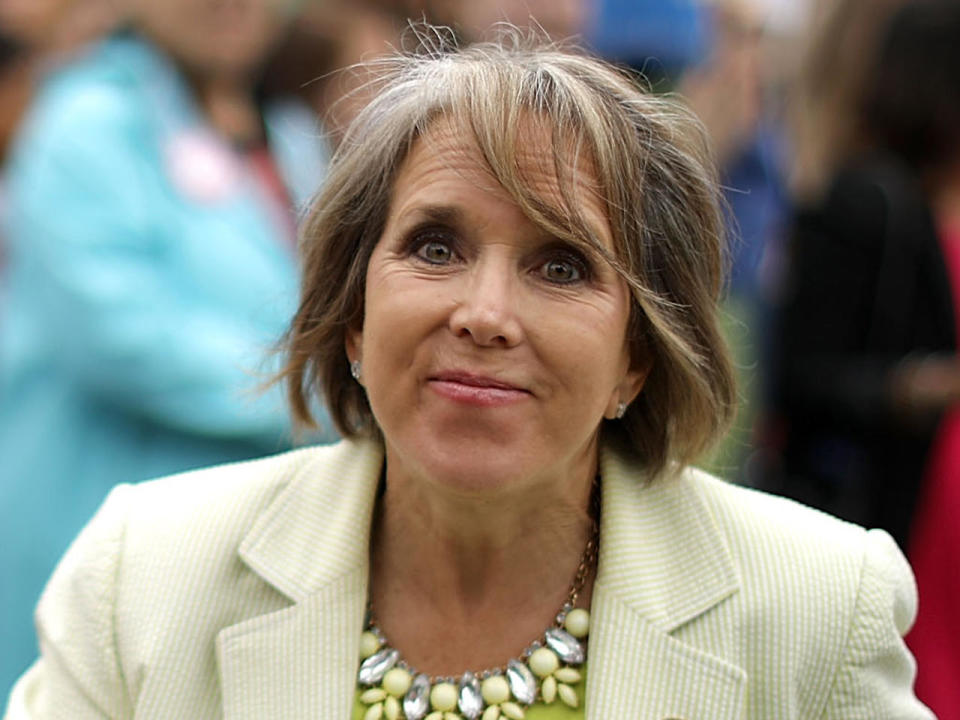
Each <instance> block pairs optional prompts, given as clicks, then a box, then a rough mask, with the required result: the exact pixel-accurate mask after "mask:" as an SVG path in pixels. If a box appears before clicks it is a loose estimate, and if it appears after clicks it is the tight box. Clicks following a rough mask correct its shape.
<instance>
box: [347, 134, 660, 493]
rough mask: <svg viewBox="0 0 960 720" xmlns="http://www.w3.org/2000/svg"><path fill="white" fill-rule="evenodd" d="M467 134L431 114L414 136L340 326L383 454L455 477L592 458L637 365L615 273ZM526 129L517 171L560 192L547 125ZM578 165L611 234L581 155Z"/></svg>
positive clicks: (565, 469) (563, 465)
mask: <svg viewBox="0 0 960 720" xmlns="http://www.w3.org/2000/svg"><path fill="white" fill-rule="evenodd" d="M468 138H469V134H468V133H466V132H464V131H462V130H460V129H459V128H457V127H456V126H454V125H453V124H452V123H451V122H448V121H445V120H441V121H438V122H437V123H435V124H434V126H433V127H432V128H431V130H430V131H429V132H428V133H427V134H426V135H425V136H424V137H422V138H421V139H419V140H418V141H417V142H416V143H415V145H414V147H413V149H412V150H411V152H410V154H409V155H408V157H407V158H406V160H405V162H404V164H403V165H402V166H401V168H400V171H399V173H398V176H397V179H396V182H395V185H394V187H393V192H392V196H391V202H390V210H389V214H388V217H387V222H386V227H385V229H384V232H383V235H382V236H381V238H380V240H379V242H378V244H377V245H376V247H375V248H374V251H373V254H372V257H371V258H370V263H369V265H368V267H367V276H366V297H365V316H364V321H363V327H362V328H361V329H357V330H355V331H353V332H351V333H350V334H349V335H348V340H347V352H348V355H349V357H350V358H351V359H353V360H360V361H361V362H362V383H363V385H364V386H365V387H366V390H367V394H368V397H369V400H370V405H371V407H372V409H373V413H374V416H375V417H376V420H377V422H378V424H379V426H380V427H381V429H382V430H383V433H384V437H385V439H386V445H387V458H388V467H390V468H391V471H392V472H402V473H405V474H408V475H409V474H413V475H417V476H421V477H426V478H430V479H432V480H435V481H440V482H443V483H446V484H452V485H455V486H457V487H459V488H461V489H463V490H465V491H482V490H486V489H493V488H495V487H497V486H500V485H504V484H506V483H513V486H514V487H516V484H517V483H523V482H537V480H538V479H539V480H540V481H542V482H547V483H549V482H553V481H556V480H557V479H558V477H568V478H571V479H572V478H573V477H574V476H583V474H584V473H593V472H594V471H595V469H594V468H595V458H596V440H597V435H598V428H599V425H600V421H601V418H603V417H604V416H606V417H613V416H614V414H615V412H616V408H617V404H618V402H620V401H621V400H622V401H625V402H629V401H631V400H632V399H633V398H634V397H635V395H636V394H637V393H638V392H639V390H640V388H641V387H642V384H643V380H644V377H645V374H646V372H645V370H640V369H637V368H634V367H631V362H630V357H629V353H628V349H627V343H626V338H625V336H626V328H627V321H628V317H629V314H630V296H629V292H628V289H627V286H626V283H625V282H624V281H623V280H622V279H621V278H620V276H619V275H617V273H616V272H615V271H613V270H612V269H611V268H610V267H609V266H607V265H605V264H603V263H601V262H598V261H594V260H591V259H589V258H587V257H585V255H584V254H583V253H582V252H581V251H579V250H578V249H576V248H574V247H572V246H571V245H569V244H568V243H565V242H563V241H559V240H558V239H557V238H554V237H550V236H548V235H547V234H546V233H545V232H544V231H543V230H542V229H540V228H539V227H538V226H536V225H534V224H533V223H532V222H531V221H530V220H528V219H527V218H526V216H525V215H524V214H523V212H522V211H521V210H520V208H519V207H518V206H517V205H516V204H515V203H514V201H513V199H512V198H511V197H510V195H509V194H507V192H506V191H504V189H503V188H502V187H500V186H499V185H498V184H497V182H496V180H495V179H494V178H493V176H492V175H491V174H490V172H489V170H488V169H487V168H486V166H485V165H484V163H483V161H482V159H481V157H480V156H479V151H478V149H477V148H476V146H475V145H474V144H473V142H472V141H470V140H468ZM522 140H523V142H522V143H521V147H523V148H524V149H523V150H522V151H521V157H520V162H521V163H522V164H523V165H524V166H525V168H524V169H525V171H526V175H527V176H528V177H531V178H533V181H534V182H535V188H536V190H537V191H538V192H539V193H540V194H541V195H542V196H544V197H546V198H550V199H558V198H559V192H560V191H559V186H558V184H557V179H556V177H555V175H554V173H553V170H552V156H551V150H550V141H549V139H548V138H547V137H546V136H545V135H543V134H542V133H540V132H539V131H537V130H534V129H531V130H530V132H528V133H527V137H524V138H522ZM574 172H575V174H576V185H577V187H578V188H579V189H578V195H579V197H578V200H579V208H580V210H581V212H582V214H583V216H584V218H585V220H586V221H587V222H588V223H589V224H590V226H592V229H593V230H594V232H595V234H596V236H597V237H600V238H603V240H604V242H605V243H606V244H607V245H608V247H610V248H612V241H611V232H610V227H609V224H608V222H607V218H606V213H605V209H604V206H603V204H602V202H601V200H600V199H599V198H598V197H597V196H596V195H595V194H593V193H592V192H591V191H590V190H589V188H590V187H591V186H593V185H594V184H595V183H594V176H593V172H592V169H591V165H590V163H589V162H585V161H581V162H580V163H579V166H578V167H577V168H575V169H574ZM586 477H590V478H592V474H591V475H586Z"/></svg>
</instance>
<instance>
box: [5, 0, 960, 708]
mask: <svg viewBox="0 0 960 720" xmlns="http://www.w3.org/2000/svg"><path fill="white" fill-rule="evenodd" d="M958 8H960V4H958V3H956V2H951V1H950V0H804V1H801V0H780V1H776V0H490V1H489V2H475V1H471V0H164V2H157V1H156V0H0V164H2V168H3V172H2V176H0V268H2V275H0V578H2V580H0V583H2V586H0V608H2V609H3V612H2V613H0V697H4V696H5V695H6V692H7V689H8V688H9V686H10V685H11V684H12V682H13V680H14V679H15V677H16V676H17V675H18V674H19V673H20V672H22V671H23V670H24V669H25V668H26V666H27V665H28V664H29V662H30V661H31V660H32V658H33V656H34V654H35V639H34V637H33V630H32V623H31V620H30V615H31V611H32V608H33V606H34V605H35V603H36V599H37V597H38V595H39V593H40V591H41V589H42V585H43V582H44V581H45V579H46V578H47V577H48V575H49V573H50V572H51V570H52V566H53V563H54V562H55V561H56V559H57V558H58V557H60V556H61V555H62V553H63V551H64V550H65V547H66V545H67V543H68V542H69V540H70V539H71V538H72V537H73V536H74V535H75V534H76V533H77V531H78V530H79V529H80V526H81V525H82V523H83V522H84V521H85V520H86V519H87V518H89V517H90V515H91V514H92V513H93V511H94V510H95V509H96V507H97V506H98V505H99V503H100V501H101V500H102V499H103V497H104V496H105V495H106V493H107V491H108V490H109V488H110V487H111V486H112V485H114V484H116V483H119V482H136V481H140V480H145V479H148V478H151V477H155V476H159V475H164V474H169V473H172V472H178V471H182V470H187V469H191V468H195V467H199V466H202V465H209V464H213V463H217V462H227V461H235V460H242V459H246V458H250V457H255V456H258V455H263V454H267V453H271V452H276V451H279V450H283V449H286V448H289V447H291V446H293V445H294V444H297V443H302V442H325V441H330V440H333V439H334V438H335V432H334V431H333V429H332V427H331V426H330V424H329V422H326V421H324V420H323V418H324V417H325V416H324V415H323V413H322V412H321V413H320V414H319V417H320V418H321V422H320V423H319V425H318V427H316V428H312V429H309V430H305V431H303V432H300V433H295V432H294V430H293V428H291V426H290V424H289V420H288V418H287V414H286V412H285V410H284V398H283V396H282V391H281V390H279V389H277V388H275V387H267V386H266V384H265V381H267V380H268V379H269V378H270V376H271V373H272V371H273V369H274V368H275V364H276V363H277V358H276V357H275V356H274V355H273V354H271V349H272V347H273V345H274V344H275V343H276V341H277V340H278V338H279V337H280V336H281V335H282V334H283V332H284V330H285V324H286V321H287V319H288V318H289V317H290V316H291V315H292V313H293V310H294V308H295V303H296V297H297V290H298V287H297V285H298V281H297V259H296V243H297V234H296V228H297V219H298V216H299V213H300V212H301V211H302V209H303V208H304V207H305V204H306V203H307V202H308V200H309V198H310V197H311V196H312V194H313V193H314V192H315V191H316V189H317V188H318V186H319V185H320V184H321V183H322V181H323V177H324V167H325V165H326V162H327V160H328V158H329V157H330V156H331V154H332V153H334V152H335V151H336V148H337V144H338V142H339V141H340V138H341V137H342V134H343V132H344V129H345V128H346V127H347V125H348V124H349V122H350V120H351V118H352V117H353V116H354V114H355V113H356V112H357V111H358V109H359V108H360V107H362V105H363V103H364V100H365V98H366V97H367V96H368V94H369V93H370V92H373V89H372V86H370V85H369V84H367V82H366V78H365V77H364V75H363V73H362V72H361V71H360V70H358V69H357V68H356V67H354V66H355V64H356V63H358V62H361V61H364V60H369V59H373V58H376V57H377V56H379V55H383V54H388V53H389V52H390V51H391V48H394V47H398V46H401V45H402V44H403V43H404V42H405V34H406V33H409V32H411V30H410V23H411V22H415V21H418V20H424V19H425V20H428V21H429V22H432V23H437V24H441V25H446V26H449V27H451V28H453V30H454V31H455V32H456V34H457V35H458V36H459V37H460V38H461V40H462V41H463V42H471V41H474V40H480V39H482V38H483V37H484V36H485V34H486V33H488V32H491V27H493V26H495V24H496V23H498V22H509V23H513V24H516V25H519V26H527V25H531V26H533V27H534V28H535V31H536V32H540V33H546V34H548V35H549V36H550V37H552V38H554V39H561V40H562V39H573V40H574V41H576V42H577V43H578V44H581V45H584V46H586V47H588V48H589V49H591V50H592V51H595V52H597V53H599V54H601V55H603V56H605V57H608V58H610V59H612V60H614V61H617V62H618V63H621V64H623V65H627V66H630V67H631V68H633V69H634V70H636V71H637V76H638V81H642V82H645V83H647V84H648V85H649V87H650V88H651V90H652V91H653V92H656V93H665V94H666V93H670V94H673V95H675V96H676V97H677V99H678V101H680V102H684V103H687V104H688V105H689V107H690V108H691V109H692V110H693V111H694V112H695V113H696V114H697V115H698V116H699V118H700V119H701V121H702V123H703V125H704V126H705V128H706V130H707V131H708V133H709V135H710V137H711V139H712V143H713V148H714V153H715V157H716V162H717V167H718V172H719V174H720V178H721V181H722V183H723V187H724V191H725V195H726V202H727V213H728V222H729V228H730V233H731V238H732V243H731V253H730V264H731V275H730V282H729V286H728V288H727V291H726V294H725V299H724V321H725V325H726V330H727V334H728V339H729V341H730V343H731V345H732V347H733V348H734V351H735V356H736V358H737V361H738V367H739V368H740V373H741V397H742V402H741V407H740V410H739V415H738V420H737V423H736V427H735V430H734V432H733V433H732V434H731V435H730V437H729V438H728V440H727V441H726V442H725V443H724V444H723V445H722V446H721V447H720V448H718V449H717V451H716V453H715V454H714V455H713V456H712V457H710V458H705V459H704V463H705V465H706V466H707V467H709V468H710V469H711V470H713V471H714V472H716V473H718V474H720V475H723V476H725V477H727V478H729V479H731V480H734V481H737V482H741V483H745V484H749V485H753V486H756V487H760V488H763V489H767V490H771V491H774V492H778V493H781V494H785V495H789V496H792V497H795V498H797V499H800V500H802V501H803V502H806V503H808V504H811V505H814V506H816V507H820V508H823V509H825V510H827V511H829V512H831V513H833V514H837V515H839V516H841V517H844V518H847V519H850V520H853V521H856V522H859V523H862V524H865V525H868V526H872V527H883V528H885V529H887V530H888V531H889V532H890V533H891V534H892V535H893V536H894V537H895V539H896V540H897V541H898V542H899V543H900V544H901V546H902V547H903V548H904V550H905V551H906V552H907V553H908V556H909V557H910V560H911V562H912V563H913V566H914V570H915V572H916V573H917V578H918V584H919V587H920V602H921V612H920V617H919V620H918V622H917V625H916V626H915V629H914V631H913V632H912V633H911V635H910V636H909V638H908V641H909V642H910V644H911V647H912V649H913V650H914V652H915V654H916V655H917V657H918V661H919V663H920V673H919V676H918V677H919V679H918V693H919V695H920V697H921V699H923V700H924V701H925V702H927V703H928V704H929V705H930V706H931V707H932V708H933V709H934V710H935V711H937V712H938V713H939V714H940V716H941V717H960V690H958V689H955V688H958V687H960V685H958V684H957V683H956V681H955V679H954V678H955V676H956V675H957V673H958V672H960V620H957V619H955V616H954V614H953V613H952V612H951V611H952V609H953V604H954V602H955V601H957V599H958V598H960V563H957V562H956V560H955V558H956V557H957V552H958V551H960V533H958V531H957V530H956V529H955V528H956V527H957V524H956V523H955V522H954V521H953V513H954V511H960V405H957V402H958V400H960V365H958V363H957V358H956V346H957V338H958V332H960V328H958V318H960V142H958V134H960V52H958V48H960V10H958ZM264 387H267V389H264Z"/></svg>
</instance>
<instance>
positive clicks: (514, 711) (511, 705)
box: [500, 702, 524, 720]
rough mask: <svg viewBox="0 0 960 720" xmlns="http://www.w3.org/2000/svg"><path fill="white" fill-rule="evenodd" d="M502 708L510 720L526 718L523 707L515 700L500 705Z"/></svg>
mask: <svg viewBox="0 0 960 720" xmlns="http://www.w3.org/2000/svg"><path fill="white" fill-rule="evenodd" d="M500 709H501V710H503V714H504V715H506V716H507V717H508V718H509V719H510V720H523V718H524V713H523V708H522V707H520V706H519V705H517V704H516V703H515V702H505V703H503V704H502V705H501V706H500Z"/></svg>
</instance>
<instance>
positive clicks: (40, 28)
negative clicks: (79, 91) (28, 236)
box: [0, 0, 117, 282]
mask: <svg viewBox="0 0 960 720" xmlns="http://www.w3.org/2000/svg"><path fill="white" fill-rule="evenodd" d="M116 19H117V18H116V12H115V10H114V6H113V4H112V2H111V0H0V169H2V168H3V166H4V165H5V163H6V157H7V152H8V150H9V148H10V144H11V143H12V141H13V137H14V134H15V132H16V129H17V127H18V126H19V123H20V119H21V117H22V116H23V113H24V112H25V110H26V108H27V106H28V105H29V103H30V99H31V98H32V97H33V93H34V90H35V87H36V84H37V79H38V78H39V77H41V76H42V74H43V72H44V68H45V67H47V66H48V65H49V64H51V63H54V62H59V61H61V60H63V59H64V58H65V57H66V56H68V55H70V54H71V53H74V52H77V51H80V50H81V49H82V48H83V47H84V46H86V44H87V43H89V42H91V41H92V40H94V39H96V38H98V37H100V36H101V35H103V34H104V33H106V32H107V31H108V30H109V29H110V28H111V27H112V26H113V25H114V24H115V23H116ZM5 208H6V202H5V194H4V181H3V178H2V176H0V267H2V265H3V255H4V240H3V235H4V230H3V227H4V225H5V222H4V217H5ZM0 282H2V279H0Z"/></svg>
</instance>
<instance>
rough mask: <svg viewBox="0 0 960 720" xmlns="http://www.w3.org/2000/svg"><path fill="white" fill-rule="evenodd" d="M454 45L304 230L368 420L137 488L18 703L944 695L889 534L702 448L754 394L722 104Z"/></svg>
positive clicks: (485, 711) (514, 712)
mask: <svg viewBox="0 0 960 720" xmlns="http://www.w3.org/2000/svg"><path fill="white" fill-rule="evenodd" d="M428 33H429V34H428ZM428 33H425V35H426V39H427V40H429V39H430V38H433V37H437V36H439V31H437V33H436V34H434V32H433V30H432V29H431V30H429V31H428ZM441 39H442V38H441ZM437 45H438V43H436V42H434V43H433V46H432V49H431V47H430V46H429V43H428V47H427V48H426V50H425V52H424V53H421V54H417V55H412V56H409V57H399V58H396V59H395V60H394V61H392V62H390V63H388V64H387V65H386V67H382V68H381V70H383V73H382V75H381V77H382V78H383V81H382V84H381V85H380V86H379V88H378V89H379V92H378V93H377V94H376V95H375V97H374V99H373V100H372V101H371V103H370V104H369V105H368V106H367V107H366V108H365V110H364V111H363V112H362V113H361V114H360V115H359V116H358V118H357V120H356V121H355V122H354V123H353V124H352V125H351V127H350V129H349V131H348V133H347V135H346V137H345V138H344V140H343V142H342V143H341V145H340V147H339V149H338V152H337V154H336V156H335V157H334V159H333V162H332V165H331V168H330V172H329V175H328V178H327V182H326V185H325V188H324V190H323V191H322V193H321V195H320V197H319V198H318V200H317V202H316V204H315V205H314V209H313V212H312V214H311V216H310V218H309V220H308V222H307V225H306V228H305V230H304V236H303V247H304V250H305V254H306V257H305V275H304V278H305V279H304V284H303V288H302V298H301V305H300V309H299V311H298V312H297V314H296V317H295V319H294V321H293V325H292V329H291V332H290V334H289V343H288V349H289V358H290V360H289V363H288V365H287V368H286V370H285V376H286V379H287V380H288V381H289V387H290V395H291V399H292V403H293V406H294V409H295V411H296V413H297V415H298V416H299V417H300V418H301V419H305V418H308V417H309V412H308V408H309V405H310V402H311V400H312V399H313V398H314V397H316V395H317V392H318V391H322V393H323V395H324V397H325V399H326V401H327V403H328V404H329V406H330V408H331V412H332V415H333V417H334V418H335V420H336V422H337V423H338V426H339V428H340V430H341V431H342V432H343V433H344V435H345V436H347V438H349V439H347V440H345V441H343V442H342V443H341V444H339V445H336V446H330V447H326V448H313V449H306V450H301V451H297V452H294V453H292V454H287V455H283V456H280V457H276V458H271V459H266V460H262V461H256V462H252V463H248V464H243V465H234V466H228V467H225V468H219V469H215V470H210V471H203V472H200V473H194V474H189V475H185V476H180V477H178V478H173V479H169V480H164V481H161V482H157V483H149V484H147V485H142V486H139V487H122V488H119V489H117V490H116V491H114V493H113V494H112V495H111V497H110V498H109V499H108V501H107V502H106V504H105V505H104V507H103V508H102V509H101V511H100V513H99V514H98V516H97V517H96V518H95V519H94V520H93V522H92V523H91V524H90V526H89V527H88V528H87V530H86V531H85V532H84V533H83V534H82V535H81V536H80V539H79V540H78V541H77V542H76V544H75V545H74V546H73V548H72V549H71V550H70V552H69V553H68V554H67V556H66V557H65V559H64V561H63V563H62V564H61V566H60V568H59V570H58V572H57V573H56V575H55V576H54V579H53V580H52V581H51V584H50V585H49V587H48V589H47V591H46V593H45V596H44V599H43V600H42V601H41V605H40V608H39V611H38V622H39V626H40V631H41V635H42V638H43V640H42V647H43V655H42V658H41V659H40V660H39V662H38V663H37V664H36V665H35V666H34V667H33V669H31V670H30V671H29V673H28V674H27V675H26V676H25V677H24V678H23V679H22V680H21V683H20V684H19V685H18V687H17V689H16V690H15V692H14V694H13V697H12V700H11V704H10V707H9V710H8V717H10V718H29V717H44V716H45V715H46V714H47V713H48V711H47V710H45V708H60V707H69V708H71V710H72V716H73V717H79V718H82V717H130V716H132V715H134V713H135V714H136V716H137V717H143V718H147V717H157V718H159V717H176V716H189V717H220V716H221V715H222V716H223V717H227V718H244V717H247V718H254V717H257V718H259V717H264V716H269V717H278V718H280V717H284V718H300V717H304V718H308V717H309V718H347V717H350V716H351V712H352V713H353V715H352V716H353V717H355V718H367V719H368V720H369V719H371V718H380V717H387V718H396V717H404V718H406V720H414V719H422V718H430V720H437V719H438V718H439V719H440V720H453V718H478V717H479V718H483V720H491V719H492V718H510V719H514V718H521V717H526V718H528V719H529V720H537V718H540V719H543V718H561V717H568V718H569V717H586V718H607V717H630V718H663V717H684V718H692V717H705V718H712V719H718V718H734V717H736V718H743V717H751V718H769V717H771V716H773V715H779V716H781V717H796V718H799V717H829V718H839V717H871V718H874V717H876V718H884V717H889V718H893V717H897V718H927V717H930V716H929V714H928V713H927V711H926V710H925V709H924V708H923V707H922V705H920V704H919V703H917V701H916V700H915V699H914V697H913V695H912V692H911V690H910V683H911V679H912V672H913V669H912V668H913V666H912V663H911V659H910V656H909V653H908V652H907V651H906V649H905V648H904V645H903V642H902V640H901V638H900V635H901V634H902V633H903V632H904V631H905V630H906V629H907V627H908V626H909V624H910V622H911V621H912V618H913V614H914V611H915V605H916V598H915V595H914V591H913V585H912V580H911V576H910V571H909V568H908V567H907V565H906V563H905V561H904V560H903V558H902V556H901V555H900V554H899V553H898V551H897V550H896V547H895V545H894V544H893V542H892V541H891V540H890V538H889V537H888V536H887V535H885V534H884V533H882V532H880V533H876V532H875V533H867V532H865V531H863V530H862V529H860V528H857V527H854V526H851V525H846V524H843V523H839V522H837V521H835V520H832V519H830V518H828V517H826V516H824V515H821V514H818V513H815V512H812V511H810V510H807V509H804V508H802V507H800V506H797V505H795V504H793V503H790V502H789V501H785V500H780V499H774V498H771V497H767V496H764V495H761V494H757V493H754V492H750V491H746V490H742V489H739V488H736V487H733V486H727V485H725V484H723V483H721V482H719V481H717V480H715V479H712V478H710V477H708V476H706V475H704V474H702V473H699V472H697V471H695V470H691V469H687V468H686V464H687V463H688V462H689V461H690V460H692V459H693V457H694V456H695V455H696V454H697V453H698V452H700V451H701V450H702V449H703V448H704V447H705V446H706V445H707V444H709V442H710V441H711V440H712V439H713V438H714V437H715V435H716V434H717V433H719V432H720V431H721V430H722V429H723V427H724V425H725V423H726V421H727V419H728V417H729V415H730V412H731V408H732V404H733V386H732V380H731V369H730V367H729V364H728V362H727V359H726V354H725V351H724V349H723V346H722V342H721V340H720V336H719V333H718V331H717V328H716V321H715V317H714V310H715V303H716V296H717V293H718V292H719V289H720V283H721V266H722V262H721V260H722V244H721V236H722V233H721V228H722V221H721V215H720V213H719V211H718V206H717V202H716V196H717V186H716V184H715V182H714V180H713V175H712V172H711V171H710V169H709V166H708V164H707V163H706V161H705V160H704V154H703V146H702V142H701V140H700V138H699V136H698V135H697V133H696V132H695V131H694V129H693V127H692V125H691V123H690V122H689V121H688V120H687V119H685V118H684V117H683V116H681V115H679V114H678V111H677V110H675V109H674V108H673V107H672V106H671V105H670V104H669V103H668V102H666V101H663V100H658V99H655V98H653V97H650V96H648V95H646V94H645V93H643V92H642V91H640V90H638V89H637V87H636V86H635V84H634V82H633V80H632V79H631V78H629V77H626V76H624V75H622V74H621V73H619V72H618V71H616V70H614V69H612V68H610V67H609V66H607V65H605V64H603V63H601V62H600V61H597V60H594V59H590V58H588V57H584V56H581V55H577V54H568V53H564V52H561V51H559V50H555V49H542V48H541V49H525V47H524V45H523V43H518V42H515V43H508V42H504V43H501V44H496V43H495V44H486V45H478V46H475V47H473V48H471V49H467V50H464V51H462V52H444V51H443V49H442V47H440V48H438V47H436V46H437ZM331 280H333V281H331ZM587 638H589V645H588V644H587V642H586V639H587ZM587 655H589V657H587ZM74 709H75V710H74Z"/></svg>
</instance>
